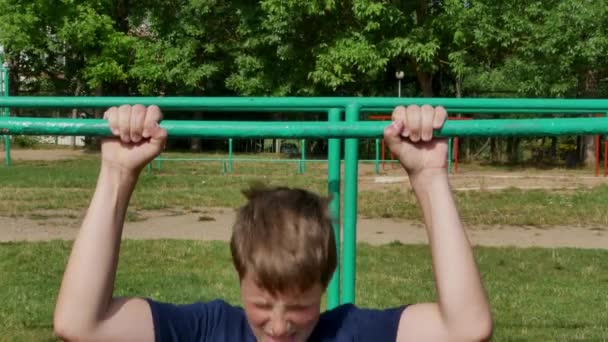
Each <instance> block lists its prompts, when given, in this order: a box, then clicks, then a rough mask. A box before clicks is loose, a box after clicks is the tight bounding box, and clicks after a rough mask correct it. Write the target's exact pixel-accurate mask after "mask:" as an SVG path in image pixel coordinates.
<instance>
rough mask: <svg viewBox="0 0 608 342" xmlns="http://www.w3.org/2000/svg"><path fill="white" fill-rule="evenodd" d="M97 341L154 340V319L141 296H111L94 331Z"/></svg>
mask: <svg viewBox="0 0 608 342" xmlns="http://www.w3.org/2000/svg"><path fill="white" fill-rule="evenodd" d="M94 335H95V340H98V341H154V320H153V318H152V311H151V309H150V305H149V304H148V302H147V301H146V300H144V299H142V298H112V302H111V303H110V307H109V309H108V312H107V314H106V315H105V317H102V320H101V322H100V323H99V326H98V327H97V329H96V332H95V334H94Z"/></svg>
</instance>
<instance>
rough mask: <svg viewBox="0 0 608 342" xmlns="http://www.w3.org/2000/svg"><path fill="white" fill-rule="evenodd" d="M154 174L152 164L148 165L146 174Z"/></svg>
mask: <svg viewBox="0 0 608 342" xmlns="http://www.w3.org/2000/svg"><path fill="white" fill-rule="evenodd" d="M151 172H152V162H150V163H148V165H146V173H147V174H150V173H151Z"/></svg>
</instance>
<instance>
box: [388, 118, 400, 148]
mask: <svg viewBox="0 0 608 342" xmlns="http://www.w3.org/2000/svg"><path fill="white" fill-rule="evenodd" d="M401 132H403V121H401V120H397V121H393V123H391V124H390V125H389V126H387V127H386V128H385V129H384V141H386V143H387V144H388V147H389V148H390V149H391V150H392V149H393V148H394V147H396V146H397V145H399V144H401V142H402V140H403V138H402V137H401Z"/></svg>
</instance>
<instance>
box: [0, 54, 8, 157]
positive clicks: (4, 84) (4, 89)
mask: <svg viewBox="0 0 608 342" xmlns="http://www.w3.org/2000/svg"><path fill="white" fill-rule="evenodd" d="M0 68H2V75H0V77H2V94H3V95H4V97H8V93H9V83H8V66H6V65H4V56H1V55H0ZM10 115H11V112H10V109H9V108H8V107H6V108H4V110H2V113H0V116H10ZM4 150H5V152H6V158H5V159H4V163H5V164H6V166H11V138H10V136H8V135H5V136H4Z"/></svg>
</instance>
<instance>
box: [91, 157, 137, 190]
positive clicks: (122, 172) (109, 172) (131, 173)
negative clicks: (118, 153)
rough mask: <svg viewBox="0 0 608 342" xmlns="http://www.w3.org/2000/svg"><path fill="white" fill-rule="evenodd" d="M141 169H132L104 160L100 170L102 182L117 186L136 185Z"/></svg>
mask: <svg viewBox="0 0 608 342" xmlns="http://www.w3.org/2000/svg"><path fill="white" fill-rule="evenodd" d="M138 177H139V171H137V170H130V169H127V168H125V167H123V166H121V165H117V164H114V163H111V162H102V163H101V169H100V171H99V180H100V182H109V183H110V184H112V185H116V186H135V183H137V179H138Z"/></svg>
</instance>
